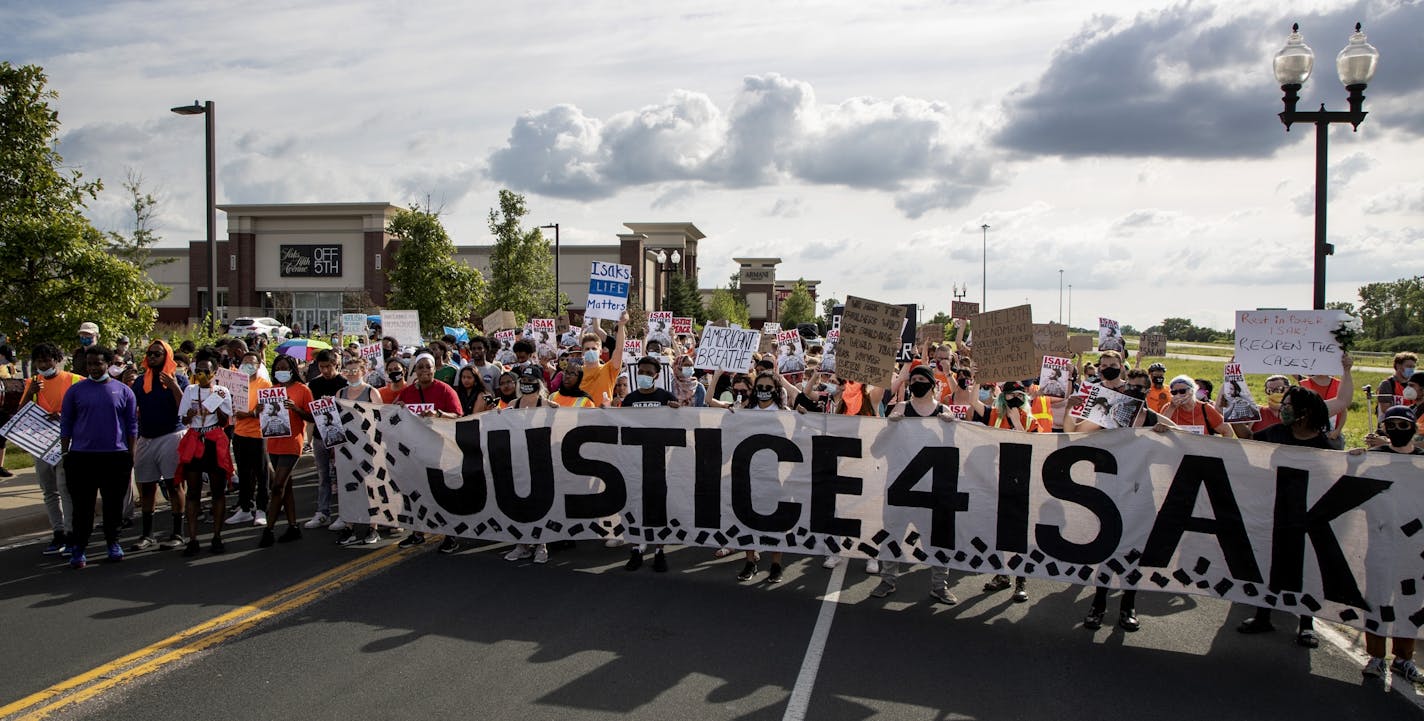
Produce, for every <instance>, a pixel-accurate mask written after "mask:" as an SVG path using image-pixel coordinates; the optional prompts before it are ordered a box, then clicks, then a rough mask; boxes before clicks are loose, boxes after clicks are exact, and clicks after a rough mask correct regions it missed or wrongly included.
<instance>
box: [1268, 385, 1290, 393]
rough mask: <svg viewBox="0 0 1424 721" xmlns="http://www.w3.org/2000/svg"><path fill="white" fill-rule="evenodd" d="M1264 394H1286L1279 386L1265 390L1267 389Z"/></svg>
mask: <svg viewBox="0 0 1424 721" xmlns="http://www.w3.org/2000/svg"><path fill="white" fill-rule="evenodd" d="M1266 392H1267V393H1285V392H1286V389H1284V388H1282V387H1280V386H1276V387H1274V388H1267V389H1266Z"/></svg>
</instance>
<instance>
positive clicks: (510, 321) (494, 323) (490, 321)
mask: <svg viewBox="0 0 1424 721" xmlns="http://www.w3.org/2000/svg"><path fill="white" fill-rule="evenodd" d="M482 324H483V325H484V327H485V332H486V333H493V332H495V331H497V330H508V329H513V328H515V327H517V326H518V325H519V321H518V320H517V319H515V317H514V311H509V310H497V311H495V312H493V313H490V314H489V315H487V316H485V318H484V321H482Z"/></svg>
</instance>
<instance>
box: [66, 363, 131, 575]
mask: <svg viewBox="0 0 1424 721" xmlns="http://www.w3.org/2000/svg"><path fill="white" fill-rule="evenodd" d="M113 361H114V352H113V351H111V350H109V349H108V348H105V347H103V346H90V347H89V348H88V349H87V350H86V351H85V355H84V362H85V363H86V368H85V370H86V371H87V373H88V375H87V377H86V378H85V379H84V380H82V381H79V382H78V383H75V384H74V385H73V386H71V387H70V388H69V391H68V392H66V393H65V394H64V402H63V409H62V410H61V411H60V416H59V437H60V445H61V450H62V452H63V453H64V454H65V455H64V471H65V478H66V480H67V481H68V485H69V493H70V496H71V498H72V501H73V503H74V521H73V524H74V531H73V533H72V534H71V536H70V555H69V566H70V568H74V569H80V568H84V566H85V565H86V563H87V560H88V559H86V558H85V555H84V549H85V548H86V547H88V545H89V536H90V534H91V533H93V530H94V501H95V496H96V494H98V495H100V496H102V497H103V518H104V525H103V529H104V543H105V544H107V546H108V558H109V560H110V561H122V560H124V550H123V549H122V548H120V547H119V524H120V523H121V522H122V520H123V509H124V495H125V493H126V491H127V490H128V485H129V477H130V474H131V473H132V472H133V449H134V442H135V439H136V438H137V436H138V405H137V403H136V402H135V401H134V394H133V391H132V390H131V389H130V388H129V387H128V386H126V385H124V384H123V383H120V382H119V381H117V380H114V379H113V378H110V377H109V365H110V364H111V363H113Z"/></svg>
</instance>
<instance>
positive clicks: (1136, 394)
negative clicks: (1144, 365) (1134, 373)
mask: <svg viewBox="0 0 1424 721" xmlns="http://www.w3.org/2000/svg"><path fill="white" fill-rule="evenodd" d="M1118 392H1119V393H1121V394H1123V395H1125V396H1128V397H1129V398H1136V399H1137V400H1139V401H1140V400H1142V399H1143V398H1146V397H1147V391H1146V389H1143V388H1138V387H1137V386H1135V385H1131V384H1129V385H1128V386H1127V387H1126V388H1123V389H1122V390H1121V391H1118Z"/></svg>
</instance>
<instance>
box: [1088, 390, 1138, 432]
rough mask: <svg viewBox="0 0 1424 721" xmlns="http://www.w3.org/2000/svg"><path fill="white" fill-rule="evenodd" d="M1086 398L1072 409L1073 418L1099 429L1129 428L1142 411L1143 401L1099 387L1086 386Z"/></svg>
mask: <svg viewBox="0 0 1424 721" xmlns="http://www.w3.org/2000/svg"><path fill="white" fill-rule="evenodd" d="M1087 385H1088V397H1087V399H1086V400H1084V401H1083V404H1082V405H1080V406H1078V407H1077V408H1074V409H1073V410H1072V411H1071V413H1072V415H1073V417H1074V418H1081V419H1083V420H1085V421H1088V422H1089V423H1094V424H1096V425H1098V426H1099V427H1101V428H1129V427H1131V426H1132V422H1133V421H1134V420H1135V419H1136V418H1137V413H1138V411H1141V410H1142V406H1143V401H1141V400H1139V399H1137V398H1133V397H1132V396H1129V395H1125V394H1122V393H1118V392H1117V391H1114V390H1110V389H1108V388H1104V387H1102V386H1100V385H1094V384H1087Z"/></svg>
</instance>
